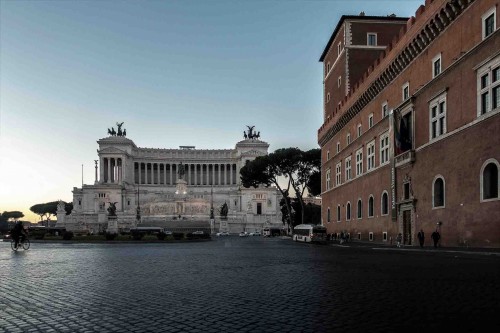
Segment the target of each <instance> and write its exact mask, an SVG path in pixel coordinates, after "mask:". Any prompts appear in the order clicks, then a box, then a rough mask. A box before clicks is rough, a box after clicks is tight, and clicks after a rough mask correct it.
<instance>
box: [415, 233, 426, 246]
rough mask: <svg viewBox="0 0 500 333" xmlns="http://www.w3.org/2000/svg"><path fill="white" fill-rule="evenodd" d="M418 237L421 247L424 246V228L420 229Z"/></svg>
mask: <svg viewBox="0 0 500 333" xmlns="http://www.w3.org/2000/svg"><path fill="white" fill-rule="evenodd" d="M417 237H418V242H419V243H420V247H424V241H425V234H424V230H422V229H420V231H419V232H418V235H417Z"/></svg>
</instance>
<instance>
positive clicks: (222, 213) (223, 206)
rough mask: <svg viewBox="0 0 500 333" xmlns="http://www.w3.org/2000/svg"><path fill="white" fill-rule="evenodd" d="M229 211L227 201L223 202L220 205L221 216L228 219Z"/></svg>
mask: <svg viewBox="0 0 500 333" xmlns="http://www.w3.org/2000/svg"><path fill="white" fill-rule="evenodd" d="M227 212H228V208H227V203H225V202H224V203H223V204H222V206H221V207H220V217H221V219H224V220H225V219H227Z"/></svg>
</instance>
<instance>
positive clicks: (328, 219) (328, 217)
mask: <svg viewBox="0 0 500 333" xmlns="http://www.w3.org/2000/svg"><path fill="white" fill-rule="evenodd" d="M326 222H328V223H330V207H328V209H327V211H326Z"/></svg>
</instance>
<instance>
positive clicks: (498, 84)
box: [477, 57, 500, 117]
mask: <svg viewBox="0 0 500 333" xmlns="http://www.w3.org/2000/svg"><path fill="white" fill-rule="evenodd" d="M477 86H478V87H477V90H478V96H477V97H478V101H477V103H478V112H477V115H478V117H479V116H481V115H483V114H485V113H488V112H490V111H494V110H498V108H499V106H500V57H497V58H496V59H493V60H492V61H491V62H489V63H487V64H485V65H484V66H483V67H482V68H481V69H479V70H478V78H477Z"/></svg>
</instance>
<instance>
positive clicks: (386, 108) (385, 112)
mask: <svg viewBox="0 0 500 333" xmlns="http://www.w3.org/2000/svg"><path fill="white" fill-rule="evenodd" d="M388 115H389V106H388V105H387V101H385V102H384V103H383V104H382V118H385V117H387V116H388Z"/></svg>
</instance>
